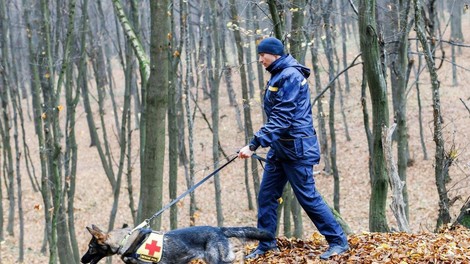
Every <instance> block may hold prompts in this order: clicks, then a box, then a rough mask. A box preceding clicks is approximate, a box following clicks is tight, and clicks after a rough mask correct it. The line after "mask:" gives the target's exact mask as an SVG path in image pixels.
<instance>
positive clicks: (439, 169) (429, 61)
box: [414, 0, 451, 229]
mask: <svg viewBox="0 0 470 264" xmlns="http://www.w3.org/2000/svg"><path fill="white" fill-rule="evenodd" d="M433 3H434V1H432V3H430V7H431V8H430V9H431V10H430V12H433V11H432V10H434V8H433ZM414 8H415V31H416V34H417V36H418V39H419V41H420V43H421V46H422V47H423V52H424V58H425V60H426V65H427V68H428V70H429V74H430V77H431V85H432V101H433V114H434V116H433V117H434V118H433V124H434V135H433V140H434V143H435V144H436V153H435V155H434V158H435V164H434V173H435V178H436V187H437V193H438V195H439V215H438V218H437V223H436V229H438V228H440V227H441V226H442V225H445V224H448V223H450V221H451V216H450V212H449V197H448V192H447V188H446V184H445V178H446V175H447V173H448V171H447V169H448V167H447V166H446V159H445V157H444V156H445V148H444V138H443V136H442V116H441V101H440V100H441V98H440V95H439V93H440V90H439V86H440V82H439V79H438V76H437V71H436V67H435V61H434V57H433V55H432V49H431V47H430V45H429V43H428V42H427V37H426V35H425V33H424V29H423V26H422V21H421V19H422V18H421V10H422V6H421V3H420V1H419V0H414ZM429 17H434V15H432V14H430V16H429ZM430 32H432V33H431V34H433V32H434V31H433V30H431V31H430ZM430 37H431V38H432V37H433V36H430Z"/></svg>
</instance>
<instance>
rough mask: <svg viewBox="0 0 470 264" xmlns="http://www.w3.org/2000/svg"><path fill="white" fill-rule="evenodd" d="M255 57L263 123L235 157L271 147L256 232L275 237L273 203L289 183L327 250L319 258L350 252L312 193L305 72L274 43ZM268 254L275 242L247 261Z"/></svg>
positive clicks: (314, 146) (315, 153) (315, 155)
mask: <svg viewBox="0 0 470 264" xmlns="http://www.w3.org/2000/svg"><path fill="white" fill-rule="evenodd" d="M258 54H259V62H260V63H262V64H263V66H264V67H265V68H266V70H267V71H268V72H270V73H271V78H270V80H269V81H268V84H267V86H266V89H265V94H264V106H263V107H264V110H265V112H266V115H267V123H266V124H264V125H263V126H262V127H261V129H260V130H259V131H258V132H256V133H255V135H254V137H253V138H252V139H251V141H250V143H249V145H247V146H245V147H243V148H242V149H241V150H240V152H239V154H238V156H239V157H240V158H242V159H246V158H249V157H251V155H252V154H253V153H254V151H255V150H256V149H257V148H258V147H260V146H261V147H268V146H269V147H270V150H269V152H268V154H267V157H266V159H267V160H268V162H267V163H266V165H265V169H264V174H263V179H262V181H261V186H260V191H259V196H258V228H261V229H264V230H267V231H269V232H272V233H273V234H275V232H276V228H277V207H278V199H279V198H280V197H282V191H283V189H284V186H285V185H286V183H287V181H289V183H290V184H291V186H292V189H293V190H294V194H295V196H296V197H297V199H298V201H299V203H300V205H301V206H302V208H303V209H304V210H305V212H306V213H307V215H308V217H309V218H310V219H311V220H312V222H313V223H314V224H315V226H316V227H317V229H318V231H319V232H320V233H321V234H322V235H323V236H325V239H326V240H327V242H328V244H329V248H328V250H327V251H326V252H325V253H323V254H322V255H321V256H320V258H321V259H328V258H329V257H330V256H332V255H334V254H341V253H343V252H345V251H347V250H348V249H349V246H348V241H347V237H346V235H345V234H344V232H343V229H342V228H341V226H340V225H339V224H338V222H337V221H336V219H335V218H334V216H333V213H332V212H331V210H330V208H329V207H328V206H327V205H326V203H325V202H324V201H323V199H322V197H321V195H320V194H319V193H318V192H317V190H316V189H315V180H314V178H313V165H315V164H318V163H319V161H320V151H319V147H318V142H317V136H316V132H315V129H314V127H313V120H312V105H311V103H310V91H309V86H308V81H307V79H306V78H308V77H309V75H310V69H308V68H306V67H305V66H303V65H301V64H299V63H298V62H297V61H296V60H295V59H294V58H293V57H292V56H291V55H289V54H285V53H284V45H283V44H282V42H281V41H280V40H278V39H276V38H273V37H270V38H266V39H263V40H262V41H261V42H260V43H259V45H258ZM270 250H274V251H277V250H278V248H277V244H276V240H273V241H270V242H260V243H259V245H258V247H257V248H256V249H255V250H254V251H253V252H252V253H251V254H249V255H247V256H246V258H256V257H258V256H259V255H262V254H264V253H266V252H267V251H270Z"/></svg>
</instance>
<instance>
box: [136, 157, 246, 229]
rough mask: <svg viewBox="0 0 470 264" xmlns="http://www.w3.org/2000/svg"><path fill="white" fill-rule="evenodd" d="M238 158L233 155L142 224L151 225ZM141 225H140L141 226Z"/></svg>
mask: <svg viewBox="0 0 470 264" xmlns="http://www.w3.org/2000/svg"><path fill="white" fill-rule="evenodd" d="M236 158H238V155H235V156H234V157H232V158H231V159H230V160H229V161H227V162H226V163H225V164H224V165H222V166H220V167H219V168H217V169H216V170H215V171H213V172H212V173H211V174H209V175H207V176H206V177H204V178H203V179H202V180H201V181H199V182H198V183H196V184H194V185H193V186H192V187H191V188H189V189H188V190H187V191H186V192H184V193H182V194H181V195H180V196H178V197H177V198H176V199H174V200H173V201H171V202H170V203H168V204H167V205H165V206H164V207H163V208H162V209H160V211H158V212H156V213H155V214H154V215H152V216H151V217H150V218H148V219H146V220H145V221H144V222H143V223H142V224H140V225H143V226H145V225H149V223H150V221H152V220H153V219H154V218H155V217H157V216H159V215H161V214H162V213H163V212H164V211H165V210H167V209H168V208H170V207H171V206H173V205H174V204H175V203H177V202H178V201H179V200H181V199H183V197H185V196H186V195H188V194H189V193H191V192H193V191H194V190H195V189H196V188H197V187H199V186H200V185H201V184H203V183H204V182H205V181H207V180H208V179H210V178H211V177H212V176H214V175H215V174H217V173H218V172H219V171H220V170H222V169H223V168H225V166H227V165H228V164H230V163H231V162H232V161H234V160H235V159H236ZM140 225H139V226H140Z"/></svg>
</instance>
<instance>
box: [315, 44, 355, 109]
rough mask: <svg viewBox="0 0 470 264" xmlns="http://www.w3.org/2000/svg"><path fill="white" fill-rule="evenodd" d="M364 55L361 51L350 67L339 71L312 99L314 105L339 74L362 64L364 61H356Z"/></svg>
mask: <svg viewBox="0 0 470 264" xmlns="http://www.w3.org/2000/svg"><path fill="white" fill-rule="evenodd" d="M361 55H362V53H359V54H358V55H357V56H356V57H355V58H354V60H353V61H352V62H351V64H349V66H348V67H346V68H345V69H344V70H342V71H341V72H339V73H338V74H337V75H336V76H335V77H334V78H333V79H331V80H330V82H329V83H328V84H327V85H326V87H325V88H323V90H322V91H321V92H320V93H319V94H318V95H317V96H316V97H315V98H314V99H313V101H312V106H314V105H315V103H316V102H317V101H318V99H319V98H320V97H322V96H323V94H324V93H325V92H326V91H327V90H328V89H330V86H331V85H332V84H333V83H334V82H335V81H336V79H338V78H339V76H341V74H343V73H345V72H346V71H347V70H349V69H350V68H352V67H354V66H356V65H359V64H362V62H358V63H354V62H355V61H356V60H357V59H358V58H359V57H360V56H361Z"/></svg>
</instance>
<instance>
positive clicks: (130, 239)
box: [81, 225, 275, 264]
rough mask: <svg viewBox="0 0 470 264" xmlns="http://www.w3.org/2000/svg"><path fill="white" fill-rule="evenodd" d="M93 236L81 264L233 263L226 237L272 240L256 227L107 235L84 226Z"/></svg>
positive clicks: (126, 231)
mask: <svg viewBox="0 0 470 264" xmlns="http://www.w3.org/2000/svg"><path fill="white" fill-rule="evenodd" d="M87 229H88V231H89V232H90V234H91V235H92V238H91V240H90V242H89V243H88V251H87V252H86V253H85V254H84V255H83V257H82V258H81V263H90V264H95V263H98V262H99V261H100V260H101V259H102V258H104V257H107V256H112V255H121V259H122V260H123V261H124V263H126V264H148V263H160V264H170V263H171V264H186V263H189V262H190V261H191V260H195V259H202V260H204V261H205V262H206V263H207V264H221V263H232V262H233V261H234V260H235V254H234V252H233V250H232V248H231V245H230V241H229V239H228V238H231V237H235V238H239V239H250V240H259V241H272V240H274V239H275V237H274V235H273V234H271V233H270V232H267V231H264V230H261V229H258V228H255V227H213V226H193V227H187V228H181V229H175V230H171V231H169V232H166V233H162V232H155V231H152V230H150V229H145V228H142V229H137V230H132V229H131V228H130V227H127V226H123V228H120V229H114V230H112V231H110V232H108V233H106V232H103V231H101V229H99V228H98V227H97V226H95V225H92V226H91V227H87Z"/></svg>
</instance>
